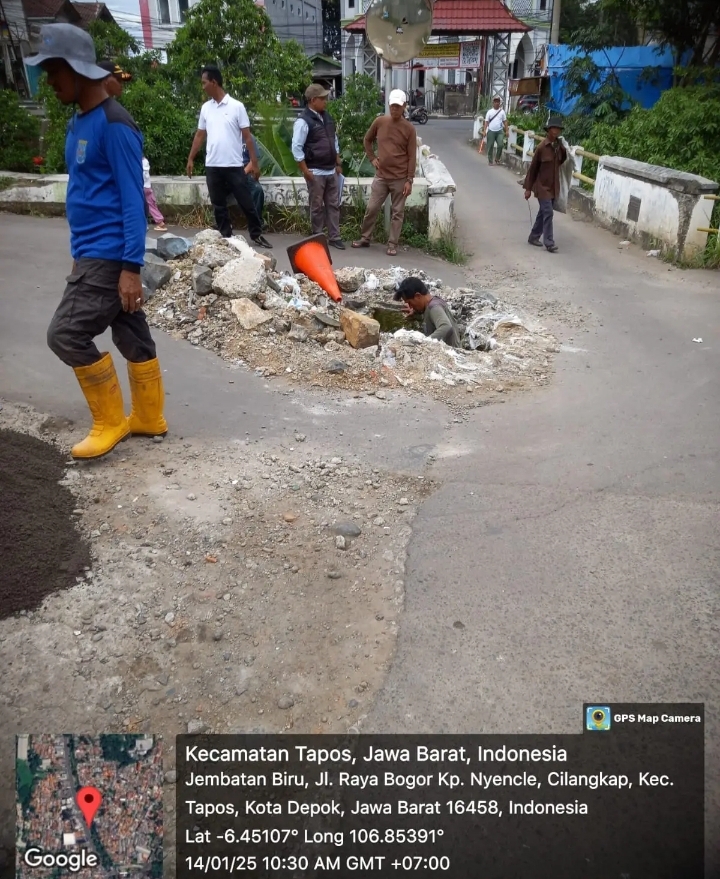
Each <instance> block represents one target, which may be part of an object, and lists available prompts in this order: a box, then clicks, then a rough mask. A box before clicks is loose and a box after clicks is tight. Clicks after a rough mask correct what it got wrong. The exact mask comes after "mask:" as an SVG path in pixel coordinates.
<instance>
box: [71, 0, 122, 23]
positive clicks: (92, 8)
mask: <svg viewBox="0 0 720 879" xmlns="http://www.w3.org/2000/svg"><path fill="white" fill-rule="evenodd" d="M73 7H74V9H75V11H76V12H77V13H78V14H79V15H80V18H81V19H82V24H83V27H87V25H89V24H90V22H91V21H97V20H98V19H102V20H103V21H115V19H114V18H113V17H112V14H111V12H110V10H109V9H108V8H107V6H106V5H105V4H104V3H77V2H74V0H73Z"/></svg>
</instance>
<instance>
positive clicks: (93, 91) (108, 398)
mask: <svg viewBox="0 0 720 879" xmlns="http://www.w3.org/2000/svg"><path fill="white" fill-rule="evenodd" d="M40 40H41V50H40V53H39V54H38V55H35V56H34V57H32V58H27V59H26V63H27V64H29V65H31V66H38V65H39V66H41V67H42V69H43V70H44V72H45V73H46V74H47V80H48V84H49V85H50V87H51V88H52V89H53V90H54V92H55V94H56V95H57V97H58V99H59V100H60V102H61V103H63V104H77V105H78V108H79V109H78V112H76V113H75V115H74V116H73V118H72V119H71V120H70V123H69V124H68V129H67V135H66V140H65V162H66V164H67V168H68V174H69V179H68V188H67V197H66V203H65V207H66V213H67V219H68V224H69V226H70V250H71V253H72V257H73V260H74V262H73V268H72V272H71V273H70V275H69V276H68V278H67V286H66V288H65V292H64V293H63V297H62V300H61V301H60V305H59V306H58V308H57V310H56V312H55V314H54V316H53V319H52V321H51V322H50V326H49V327H48V333H47V341H48V345H49V346H50V348H51V349H52V351H54V352H55V354H57V356H58V357H59V358H60V359H61V360H62V361H63V363H66V364H67V365H68V366H71V367H72V368H73V370H74V371H75V375H76V376H77V379H78V382H79V383H80V387H81V388H82V391H83V394H84V395H85V399H86V400H87V403H88V406H89V408H90V412H91V413H92V417H93V425H92V428H91V430H90V433H89V434H88V436H87V437H86V438H85V439H84V440H83V441H82V442H80V443H78V444H77V445H75V446H73V448H72V456H73V457H74V458H97V457H100V456H101V455H105V454H107V452H109V451H111V450H112V449H113V448H115V446H116V445H117V444H118V443H119V442H120V441H121V440H124V439H125V438H126V437H128V436H129V435H131V434H132V435H141V436H156V435H163V436H164V435H165V434H166V433H167V423H166V422H165V418H164V417H163V402H164V396H165V395H164V391H163V382H162V375H161V372H160V364H159V363H158V360H157V357H156V353H155V343H154V342H153V339H152V336H151V335H150V329H149V327H148V324H147V320H146V318H145V314H144V312H143V310H142V306H143V290H142V282H141V280H140V270H141V268H142V265H143V262H144V256H145V231H146V228H147V227H146V224H145V194H144V192H143V174H142V154H143V150H142V135H141V134H140V131H139V130H138V127H137V125H136V124H135V122H134V121H133V119H132V117H131V116H130V114H129V113H128V112H127V111H126V110H125V109H124V108H123V107H121V106H120V104H118V103H117V102H116V101H115V100H113V99H112V98H109V97H108V95H107V93H106V91H105V88H104V86H103V80H105V79H106V78H107V75H108V74H107V71H106V70H103V69H102V68H101V67H99V66H98V65H97V64H96V61H95V47H94V46H93V41H92V38H91V37H90V35H89V34H87V33H86V32H85V31H83V30H81V29H80V28H77V27H75V26H74V25H70V24H49V25H44V26H43V27H42V28H41V30H40ZM108 327H110V328H111V329H112V338H113V342H114V343H115V345H116V346H117V348H118V349H119V350H120V353H121V354H122V355H123V357H125V359H126V360H127V361H128V376H129V379H130V389H131V392H132V411H131V413H130V416H129V417H126V415H125V411H124V408H123V400H122V392H121V389H120V384H119V382H118V378H117V373H116V372H115V366H114V364H113V361H112V357H111V356H110V354H108V353H103V354H101V353H100V352H99V351H98V349H97V347H96V346H95V343H94V341H93V340H94V338H95V337H96V336H99V335H100V334H101V333H103V332H105V330H106V329H108Z"/></svg>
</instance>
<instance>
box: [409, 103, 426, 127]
mask: <svg viewBox="0 0 720 879" xmlns="http://www.w3.org/2000/svg"><path fill="white" fill-rule="evenodd" d="M406 112H407V111H406ZM408 119H409V120H410V121H411V122H417V124H418V125H425V123H426V122H427V121H428V111H427V110H426V109H425V107H413V108H412V109H411V110H410V113H409V115H408Z"/></svg>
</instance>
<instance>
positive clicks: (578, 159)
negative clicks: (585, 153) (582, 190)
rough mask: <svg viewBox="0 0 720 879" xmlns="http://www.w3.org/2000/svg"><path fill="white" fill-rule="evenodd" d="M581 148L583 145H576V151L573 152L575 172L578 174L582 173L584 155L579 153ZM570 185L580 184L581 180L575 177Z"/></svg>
mask: <svg viewBox="0 0 720 879" xmlns="http://www.w3.org/2000/svg"><path fill="white" fill-rule="evenodd" d="M581 149H582V147H581V146H576V147H574V152H573V157H572V158H573V164H574V165H575V173H576V174H581V173H582V166H583V157H582V156H581V155H579V154H578V150H581ZM570 185H571V186H580V181H579V180H578V179H577V177H573V178H572V182H571V184H570Z"/></svg>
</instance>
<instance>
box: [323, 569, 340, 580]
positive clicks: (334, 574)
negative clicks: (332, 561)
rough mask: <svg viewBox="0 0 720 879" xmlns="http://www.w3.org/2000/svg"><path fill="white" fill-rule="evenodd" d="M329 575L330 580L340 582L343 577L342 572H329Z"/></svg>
mask: <svg viewBox="0 0 720 879" xmlns="http://www.w3.org/2000/svg"><path fill="white" fill-rule="evenodd" d="M327 575H328V579H329V580H339V579H340V577H342V574H341V573H340V571H328V572H327Z"/></svg>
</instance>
